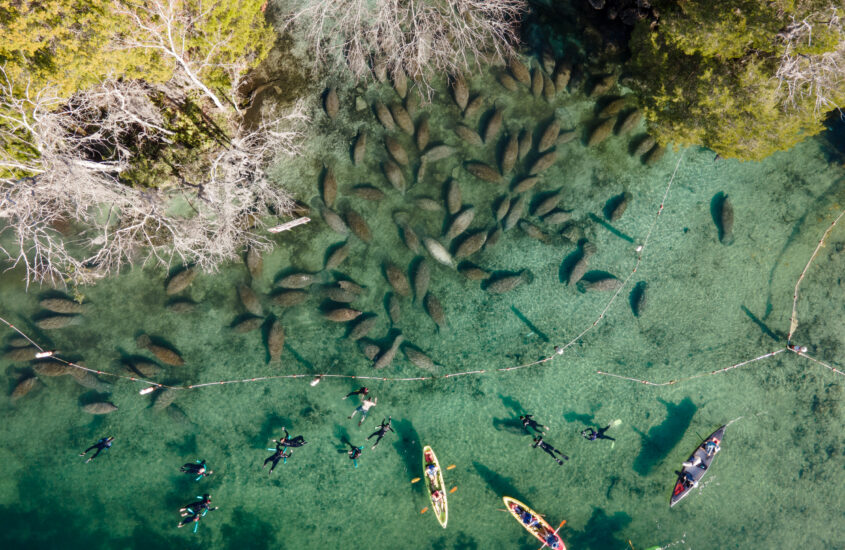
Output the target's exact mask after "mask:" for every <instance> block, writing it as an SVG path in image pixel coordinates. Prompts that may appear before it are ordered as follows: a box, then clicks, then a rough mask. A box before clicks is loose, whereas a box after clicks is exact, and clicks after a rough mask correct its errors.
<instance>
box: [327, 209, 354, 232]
mask: <svg viewBox="0 0 845 550" xmlns="http://www.w3.org/2000/svg"><path fill="white" fill-rule="evenodd" d="M321 212H322V214H323V220H325V222H326V225H328V226H329V228H331V230H332V231H334V232H335V233H338V234H340V235H346V234H348V233H349V226H347V225H346V222H344V221H343V219H342V218H341V217H340V216H339V215H338V214H337V212H335V211H334V210H332V209H331V208H323V209H322V211H321Z"/></svg>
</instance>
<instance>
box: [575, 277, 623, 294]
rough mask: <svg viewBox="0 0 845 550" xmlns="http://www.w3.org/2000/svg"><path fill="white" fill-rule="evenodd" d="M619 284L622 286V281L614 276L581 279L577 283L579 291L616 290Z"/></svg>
mask: <svg viewBox="0 0 845 550" xmlns="http://www.w3.org/2000/svg"><path fill="white" fill-rule="evenodd" d="M620 286H622V281H621V280H620V279H617V278H616V277H605V278H603V279H597V280H595V281H585V280H583V279H582V280H581V281H580V282H579V283H578V290H580V291H581V292H589V291H599V292H606V291H610V290H616V289H617V288H619V287H620Z"/></svg>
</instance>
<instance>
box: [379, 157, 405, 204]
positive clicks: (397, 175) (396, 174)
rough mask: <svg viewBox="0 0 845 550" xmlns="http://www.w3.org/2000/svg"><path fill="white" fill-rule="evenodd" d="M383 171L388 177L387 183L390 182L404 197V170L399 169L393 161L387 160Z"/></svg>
mask: <svg viewBox="0 0 845 550" xmlns="http://www.w3.org/2000/svg"><path fill="white" fill-rule="evenodd" d="M383 169H384V175H385V176H386V177H387V181H389V182H390V185H392V186H393V188H394V189H396V190H397V191H399V192H400V193H402V194H403V195H404V194H405V176H404V175H402V169H401V168H399V165H397V164H396V163H395V162H393V161H391V160H387V161H385V162H384V165H383Z"/></svg>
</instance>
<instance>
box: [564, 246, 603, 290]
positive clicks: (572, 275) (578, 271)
mask: <svg viewBox="0 0 845 550" xmlns="http://www.w3.org/2000/svg"><path fill="white" fill-rule="evenodd" d="M596 251H597V249H596V245H594V244H593V243H590V242H587V243H584V246H582V247H581V257H580V258H578V261H577V262H575V265H573V266H572V271H570V272H569V286H574V285H575V284H576V283H578V281H580V280H581V278H582V277H583V276H584V274H585V273H587V269H588V268H589V265H590V257H591V256H592V255H593V254H595V253H596Z"/></svg>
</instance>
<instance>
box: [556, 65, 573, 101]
mask: <svg viewBox="0 0 845 550" xmlns="http://www.w3.org/2000/svg"><path fill="white" fill-rule="evenodd" d="M571 75H572V64H570V63H569V62H568V61H564V60H560V61H558V63H557V66H555V71H554V74H552V81H553V82H554V85H555V90H557V92H558V93H560V92H562V91H564V90H566V86H567V85H568V84H569V78H570V76H571Z"/></svg>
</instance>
